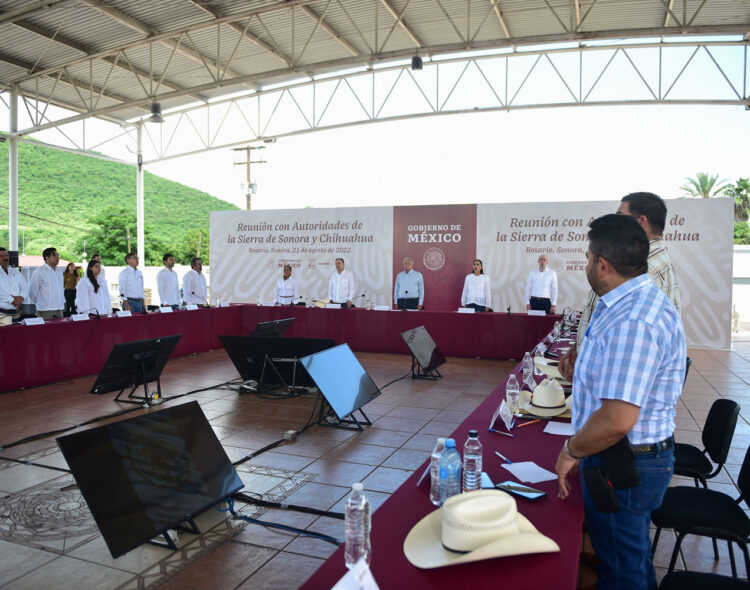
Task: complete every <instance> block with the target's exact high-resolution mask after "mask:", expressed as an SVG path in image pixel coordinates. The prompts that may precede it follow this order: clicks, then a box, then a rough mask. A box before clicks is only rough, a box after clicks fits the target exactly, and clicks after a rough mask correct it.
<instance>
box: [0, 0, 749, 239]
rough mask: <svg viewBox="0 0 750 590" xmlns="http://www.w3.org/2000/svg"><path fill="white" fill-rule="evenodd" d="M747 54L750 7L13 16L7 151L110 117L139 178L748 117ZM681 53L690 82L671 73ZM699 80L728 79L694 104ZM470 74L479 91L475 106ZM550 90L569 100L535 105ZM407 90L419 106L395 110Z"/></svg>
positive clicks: (8, 40)
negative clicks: (245, 156)
mask: <svg viewBox="0 0 750 590" xmlns="http://www.w3.org/2000/svg"><path fill="white" fill-rule="evenodd" d="M748 44H750V0H244V1H240V0H205V1H200V0H0V101H3V102H4V103H5V104H6V105H7V106H8V108H9V110H10V113H11V116H10V124H9V126H8V129H9V132H8V133H4V134H0V141H2V140H5V139H8V138H9V139H10V140H11V144H15V143H16V142H17V141H19V140H23V138H24V137H31V136H34V134H38V133H40V132H44V131H47V130H50V129H56V130H59V131H60V133H61V134H65V133H66V131H65V130H66V129H70V128H71V126H74V125H76V124H83V123H85V120H86V119H90V118H92V117H94V118H98V119H101V120H104V121H109V122H112V123H116V124H118V125H120V126H124V128H125V131H124V133H125V134H129V135H132V136H136V135H137V138H136V137H134V138H133V139H136V141H137V146H138V161H139V169H140V164H141V163H143V162H146V163H147V162H149V161H158V160H162V159H166V158H170V157H178V156H180V155H184V154H187V153H195V152H199V151H205V150H208V149H217V148H219V147H228V146H232V145H240V144H247V143H248V142H253V141H261V140H263V139H267V138H271V137H278V136H282V135H290V134H296V133H304V132H309V131H314V130H317V129H322V128H331V127H336V126H343V125H351V124H360V123H363V122H374V121H379V120H386V119H394V118H404V117H414V116H424V115H433V114H448V113H453V112H466V111H470V110H487V109H495V110H506V109H507V110H509V109H512V108H536V107H538V106H559V105H566V106H567V105H570V106H581V105H586V104H622V103H626V102H629V103H639V102H640V103H671V102H688V103H702V104H730V105H744V106H745V107H748V106H750V100H749V99H748V92H749V90H748V83H747V80H748V74H749V73H750V64H749V63H748ZM645 49H650V50H651V53H650V55H652V56H653V58H651V57H649V58H648V59H650V60H651V62H650V63H646V61H647V60H646V58H644V57H643V55H641V54H639V53H638V52H639V51H641V50H645ZM670 52H671V53H672V54H679V55H680V57H679V59H678V60H677V63H678V65H677V67H676V68H675V66H674V65H673V64H672V65H669V67H667V65H666V62H665V61H664V55H665V54H669V53H670ZM728 52H731V55H729V54H728ZM413 58H419V60H421V61H422V62H423V67H424V75H423V76H422V78H421V79H420V78H418V77H415V75H414V74H413V72H412V69H411V68H412V59H413ZM615 60H621V61H624V62H626V63H629V64H630V65H632V70H633V71H632V76H631V77H632V81H631V83H632V84H634V90H633V91H632V93H631V91H630V90H629V89H628V87H626V85H625V83H624V82H623V81H618V83H617V84H615V86H614V87H612V88H610V89H609V93H605V92H600V88H601V87H602V86H603V84H604V83H603V82H602V80H606V77H607V75H608V71H610V70H609V67H610V64H611V63H612V62H613V61H615ZM680 60H681V61H680ZM592 64H593V65H592ZM680 64H682V65H680ZM695 64H701V66H700V67H701V68H703V69H701V70H699V73H698V74H697V75H699V76H705V68H706V67H709V68H712V69H713V70H714V71H713V73H712V76H713V77H712V78H711V80H710V81H707V82H706V84H701V83H700V80H699V81H698V83H697V84H696V83H693V85H692V86H691V88H692V89H698V90H691V91H689V92H687V94H684V93H683V94H682V95H680V94H679V92H678V90H679V86H680V81H681V79H682V78H683V77H684V76H686V75H687V72H689V70H690V68H691V67H693V66H694V65H695ZM670 69H671V70H674V71H668V70H670ZM470 74H471V75H473V77H474V79H475V84H474V85H473V86H469V87H468V88H467V89H464V94H465V95H467V96H464V98H463V100H459V99H458V97H459V96H460V95H461V91H460V90H461V89H460V86H461V85H462V84H464V83H465V82H464V81H465V79H467V78H468V77H469V75H470ZM543 75H545V76H547V77H548V78H549V77H550V76H551V78H552V79H554V83H555V84H556V87H557V89H558V94H555V95H553V94H552V89H550V96H549V97H544V98H542V99H540V98H538V95H537V96H536V97H534V98H526V97H524V89H525V88H527V87H528V86H529V85H530V84H531V83H532V81H533V80H534V77H535V76H543ZM476 81H478V84H479V86H481V91H478V90H477V89H478V88H479V86H477V83H476ZM538 84H540V85H542V86H543V85H544V84H545V82H538ZM407 86H408V88H409V90H408V91H409V92H411V94H412V95H414V96H416V101H417V102H418V103H419V104H413V105H411V106H409V107H407V108H403V109H402V110H401V111H399V110H397V109H393V108H391V106H390V104H389V100H390V99H391V97H392V95H393V94H394V93H398V92H401V88H402V87H407ZM702 86H705V88H701V87H702ZM551 87H552V84H550V88H551ZM709 90H710V91H709ZM597 93H599V94H597ZM613 93H614V96H613ZM344 100H346V101H348V103H347V104H346V105H344V102H342V101H344ZM154 103H159V105H160V109H161V110H162V111H166V112H165V114H164V119H165V120H166V123H165V124H164V125H161V126H158V132H157V131H153V130H152V129H149V127H156V126H146V125H143V121H145V120H146V118H147V117H148V116H149V115H150V114H151V109H152V107H153V105H154ZM51 107H55V108H51ZM58 107H59V108H58ZM169 111H172V112H169ZM19 115H20V116H19ZM19 121H20V124H19ZM207 121H219V122H218V123H207ZM117 129H119V127H117ZM144 136H145V137H144ZM66 137H67V138H68V139H69V140H70V141H69V143H71V144H73V145H72V147H73V148H74V149H80V150H81V151H85V150H87V149H91V146H87V145H86V144H85V142H84V144H83V145H78V144H76V142H75V141H73V140H72V139H70V134H68V135H66ZM191 142H192V143H191ZM94 147H96V146H94ZM98 149H99V151H104V152H106V149H103V148H98ZM10 169H11V177H12V176H13V169H14V168H13V162H12V155H11V167H10ZM9 182H10V185H11V186H10V188H11V190H10V193H11V207H10V208H11V242H12V241H13V239H14V237H13V233H14V232H13V229H14V228H17V222H14V220H13V216H14V210H15V211H17V202H16V204H15V205H14V203H13V194H14V192H15V193H16V194H17V187H14V182H15V181H14V179H13V178H10V180H9ZM140 184H141V185H142V182H141V183H140ZM139 194H141V196H142V186H140V187H139ZM16 201H17V197H16ZM139 202H140V200H139ZM139 209H141V210H142V207H139ZM141 219H142V218H141V216H140V215H139V221H140V220H141ZM140 233H141V231H140V230H139V236H140ZM11 246H13V244H11ZM12 249H15V248H12ZM139 251H140V252H141V253H142V241H141V240H140V239H139Z"/></svg>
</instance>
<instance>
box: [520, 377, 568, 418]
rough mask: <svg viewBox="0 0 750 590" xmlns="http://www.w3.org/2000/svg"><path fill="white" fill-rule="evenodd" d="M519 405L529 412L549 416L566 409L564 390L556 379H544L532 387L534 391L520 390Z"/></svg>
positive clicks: (558, 413)
mask: <svg viewBox="0 0 750 590" xmlns="http://www.w3.org/2000/svg"><path fill="white" fill-rule="evenodd" d="M518 402H519V406H520V407H521V408H522V409H524V410H526V411H527V412H528V413H529V414H534V415H535V416H542V417H544V418H550V417H553V416H559V415H560V414H562V413H563V412H565V411H566V410H567V409H568V405H567V403H566V401H565V391H563V388H562V385H560V383H559V382H558V381H557V380H556V379H545V380H544V381H542V382H541V383H540V384H539V385H537V386H536V387H535V388H534V393H529V392H528V391H526V390H524V391H522V392H521V394H520V396H519V399H518Z"/></svg>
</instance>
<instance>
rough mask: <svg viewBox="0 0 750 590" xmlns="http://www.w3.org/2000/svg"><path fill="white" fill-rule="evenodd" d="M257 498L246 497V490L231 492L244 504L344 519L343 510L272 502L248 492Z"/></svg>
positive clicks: (260, 495) (235, 498) (261, 495)
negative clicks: (332, 510) (336, 510)
mask: <svg viewBox="0 0 750 590" xmlns="http://www.w3.org/2000/svg"><path fill="white" fill-rule="evenodd" d="M250 493H251V494H252V495H253V496H258V497H257V498H250V497H248V495H247V494H248V492H236V493H235V494H232V499H234V500H239V501H240V502H245V503H246V504H254V505H257V506H263V507H264V508H277V509H279V510H294V511H295V512H304V513H305V514H313V515H315V516H326V517H328V518H336V519H338V520H344V513H343V512H331V511H330V510H320V509H318V508H309V507H307V506H298V505H296V504H285V503H283V502H272V501H270V500H264V499H263V494H257V493H255V492H250Z"/></svg>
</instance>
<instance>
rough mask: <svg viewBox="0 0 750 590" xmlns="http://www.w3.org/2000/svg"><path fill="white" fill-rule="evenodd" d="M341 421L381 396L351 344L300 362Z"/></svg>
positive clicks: (314, 355)
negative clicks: (350, 346)
mask: <svg viewBox="0 0 750 590" xmlns="http://www.w3.org/2000/svg"><path fill="white" fill-rule="evenodd" d="M300 363H302V366H303V367H305V369H307V372H308V373H310V376H311V377H312V378H313V381H315V384H316V385H317V387H318V389H319V390H320V393H321V394H323V397H324V398H325V399H326V401H327V402H328V405H329V406H331V409H332V410H333V411H334V412H335V414H336V417H337V418H338V419H339V420H343V419H344V418H345V417H346V416H349V415H350V414H352V413H353V412H355V411H356V410H359V409H361V408H363V407H364V406H365V405H366V404H368V403H369V402H371V401H372V400H374V399H375V398H376V397H378V396H379V395H380V389H379V388H378V386H377V385H375V382H374V381H373V380H372V378H371V377H370V375H369V374H368V373H367V371H365V369H364V367H363V366H362V365H361V364H360V362H359V361H358V360H357V357H355V356H354V353H353V352H352V350H351V349H350V348H349V345H348V344H340V345H339V346H335V347H333V348H329V349H328V350H324V351H322V352H318V353H316V354H313V355H310V356H306V357H305V358H302V359H300Z"/></svg>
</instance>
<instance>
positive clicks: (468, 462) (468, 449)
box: [463, 430, 482, 492]
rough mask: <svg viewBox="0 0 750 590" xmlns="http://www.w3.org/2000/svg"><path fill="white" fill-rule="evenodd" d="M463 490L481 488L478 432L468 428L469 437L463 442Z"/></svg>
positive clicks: (480, 452)
mask: <svg viewBox="0 0 750 590" xmlns="http://www.w3.org/2000/svg"><path fill="white" fill-rule="evenodd" d="M463 488H464V492H471V491H473V490H479V489H481V488H482V443H481V442H479V433H478V432H477V431H476V430H469V438H467V439H466V442H465V443H464V486H463Z"/></svg>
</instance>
